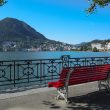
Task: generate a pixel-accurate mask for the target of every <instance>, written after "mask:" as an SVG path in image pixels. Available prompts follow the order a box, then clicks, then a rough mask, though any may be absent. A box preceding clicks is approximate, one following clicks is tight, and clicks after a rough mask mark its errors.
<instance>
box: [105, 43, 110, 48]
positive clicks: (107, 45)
mask: <svg viewBox="0 0 110 110" xmlns="http://www.w3.org/2000/svg"><path fill="white" fill-rule="evenodd" d="M106 49H107V50H110V42H108V43H107V44H106Z"/></svg>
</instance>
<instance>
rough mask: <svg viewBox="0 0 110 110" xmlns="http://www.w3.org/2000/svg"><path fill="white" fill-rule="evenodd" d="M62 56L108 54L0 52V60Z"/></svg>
mask: <svg viewBox="0 0 110 110" xmlns="http://www.w3.org/2000/svg"><path fill="white" fill-rule="evenodd" d="M62 55H70V57H72V58H74V57H75V58H77V57H106V56H110V52H72V51H63V52H0V60H29V59H30V60H32V59H53V58H60V57H61V56H62Z"/></svg>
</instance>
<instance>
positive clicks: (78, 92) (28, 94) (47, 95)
mask: <svg viewBox="0 0 110 110" xmlns="http://www.w3.org/2000/svg"><path fill="white" fill-rule="evenodd" d="M56 94H57V92H56V89H54V88H47V87H45V88H39V89H30V90H26V91H18V92H7V93H1V94H0V110H110V94H109V93H108V92H107V91H104V90H102V91H98V87H97V82H93V83H87V84H81V85H75V86H71V87H69V97H70V98H69V100H70V101H71V103H70V104H68V105H67V104H65V101H64V100H59V101H57V100H55V96H56Z"/></svg>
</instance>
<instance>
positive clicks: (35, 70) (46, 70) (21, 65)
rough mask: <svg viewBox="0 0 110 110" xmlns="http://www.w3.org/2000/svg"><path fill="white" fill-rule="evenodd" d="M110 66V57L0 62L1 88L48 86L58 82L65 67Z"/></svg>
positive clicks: (67, 57) (65, 56) (66, 57)
mask: <svg viewBox="0 0 110 110" xmlns="http://www.w3.org/2000/svg"><path fill="white" fill-rule="evenodd" d="M103 64H110V57H83V58H71V57H70V56H69V55H63V56H61V58H59V59H39V60H14V61H0V88H1V89H2V88H3V89H5V88H13V87H14V88H15V87H22V86H23V87H25V86H32V85H36V86H38V87H41V86H47V83H48V82H49V81H52V80H56V79H58V77H59V74H60V71H61V69H62V68H64V67H75V66H91V65H103Z"/></svg>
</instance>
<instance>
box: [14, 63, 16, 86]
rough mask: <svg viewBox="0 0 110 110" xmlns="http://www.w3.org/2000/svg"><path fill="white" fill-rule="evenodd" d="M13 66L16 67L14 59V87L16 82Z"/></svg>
mask: <svg viewBox="0 0 110 110" xmlns="http://www.w3.org/2000/svg"><path fill="white" fill-rule="evenodd" d="M15 68H16V64H15V61H14V87H15V83H16V76H15V72H16V70H15Z"/></svg>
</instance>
